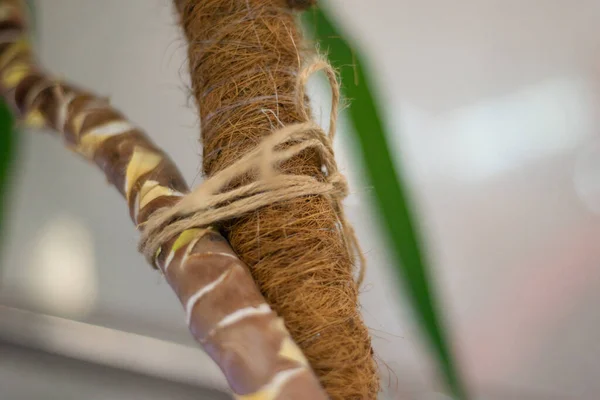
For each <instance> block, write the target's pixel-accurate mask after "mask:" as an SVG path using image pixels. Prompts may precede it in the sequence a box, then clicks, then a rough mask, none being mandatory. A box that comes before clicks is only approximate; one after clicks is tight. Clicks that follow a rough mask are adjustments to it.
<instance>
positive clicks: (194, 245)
mask: <svg viewBox="0 0 600 400" xmlns="http://www.w3.org/2000/svg"><path fill="white" fill-rule="evenodd" d="M26 34H27V32H26V24H25V19H24V9H23V4H22V2H21V1H19V0H0V40H1V42H0V92H1V94H2V96H3V98H4V99H5V100H6V101H7V103H8V104H9V105H10V106H11V107H12V109H13V111H14V113H15V115H16V116H17V117H18V118H21V119H23V120H24V122H25V123H26V124H27V125H29V126H34V127H38V128H50V129H53V130H54V131H56V132H57V133H59V134H60V136H62V138H63V140H64V142H65V145H66V146H68V147H69V148H71V149H72V150H74V151H75V152H76V153H78V154H80V155H82V156H83V157H85V158H86V159H88V160H90V161H93V162H95V163H96V165H97V166H98V167H99V168H100V169H101V170H102V171H103V172H104V174H105V175H106V177H107V179H108V181H109V182H110V183H112V184H113V185H114V186H115V187H116V188H117V190H119V192H120V193H121V194H122V195H123V196H124V197H125V199H126V201H127V205H128V207H129V213H130V216H131V218H132V220H133V222H134V223H135V224H136V226H137V227H138V228H143V224H144V222H145V221H146V220H147V219H148V218H149V217H150V216H151V215H152V214H153V213H154V212H155V211H157V210H159V209H161V208H163V207H169V206H171V205H173V204H175V203H176V202H178V201H179V200H180V199H181V197H182V196H183V195H184V194H185V193H187V192H188V187H187V185H186V183H185V181H184V180H183V178H182V176H181V174H180V173H179V171H178V170H177V168H176V166H175V165H174V164H173V162H172V161H171V160H170V159H169V158H168V156H167V155H166V154H165V153H164V152H163V151H162V150H160V149H159V148H158V147H157V146H156V145H155V144H154V143H152V142H151V141H150V139H149V138H148V137H147V136H146V135H145V133H144V132H143V131H142V130H140V129H139V128H137V127H136V126H134V125H133V124H132V123H130V122H129V121H128V120H127V119H126V118H125V117H124V116H123V115H122V114H121V113H119V112H118V111H117V110H115V109H114V108H112V107H111V106H110V105H109V103H108V101H107V100H104V99H100V98H98V97H97V96H95V95H93V94H91V93H89V92H86V91H84V90H81V89H79V88H76V87H75V86H73V85H70V84H68V83H65V82H62V81H60V80H58V79H57V78H55V77H52V76H50V75H48V74H46V73H45V72H43V71H42V70H41V69H40V68H39V67H38V66H37V64H36V62H35V60H34V58H33V55H32V52H31V51H30V48H29V42H28V40H27V37H26ZM155 267H157V268H159V269H160V270H161V271H162V273H163V274H164V276H165V278H166V279H167V281H168V282H169V284H170V286H171V287H172V288H173V290H174V291H175V293H176V294H177V296H178V298H179V300H180V301H181V304H182V305H183V306H184V307H185V309H186V312H187V318H188V324H189V328H190V331H191V332H192V334H193V335H194V337H195V338H196V339H197V340H198V342H199V343H200V344H202V346H203V347H204V349H205V350H206V351H207V353H208V354H209V355H210V356H211V357H212V358H213V360H215V362H216V363H217V364H218V365H219V367H220V368H221V369H222V371H223V373H224V374H225V376H226V378H227V380H228V382H229V384H230V386H231V388H232V389H233V391H234V392H235V394H237V395H238V396H239V398H241V399H248V400H250V399H252V400H262V399H290V400H291V399H325V398H327V396H326V395H325V393H324V392H323V390H322V388H321V387H320V385H319V382H318V381H317V379H316V378H315V376H314V374H313V373H312V371H311V370H310V368H309V366H308V363H307V361H306V359H305V358H304V356H303V354H302V353H301V351H300V350H299V348H298V347H297V346H296V344H295V343H294V342H293V340H292V339H291V337H290V335H289V333H288V332H287V330H286V329H285V326H284V323H283V321H282V320H281V319H280V318H278V317H277V315H276V313H275V312H273V311H272V310H271V308H270V307H269V305H268V304H267V303H266V302H265V299H264V298H263V296H262V295H261V293H260V292H259V291H258V289H257V287H256V285H255V283H254V282H253V279H252V277H251V275H250V273H249V271H248V268H247V267H246V265H245V264H244V263H243V262H242V261H240V259H239V258H238V257H237V256H236V255H235V253H234V252H233V250H232V249H231V247H230V246H229V244H228V243H227V241H226V240H225V239H224V238H223V237H222V236H221V235H220V233H218V232H217V231H215V230H214V229H211V228H206V229H200V228H199V229H189V230H186V231H184V232H183V233H182V234H180V235H178V236H177V237H174V238H173V239H171V240H170V241H168V242H167V243H165V244H164V245H163V246H162V247H161V248H160V251H159V252H158V254H157V255H156V258H155Z"/></svg>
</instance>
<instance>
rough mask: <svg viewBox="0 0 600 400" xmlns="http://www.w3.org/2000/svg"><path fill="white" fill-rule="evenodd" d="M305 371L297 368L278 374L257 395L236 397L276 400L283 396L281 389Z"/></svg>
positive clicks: (241, 398) (246, 399)
mask: <svg viewBox="0 0 600 400" xmlns="http://www.w3.org/2000/svg"><path fill="white" fill-rule="evenodd" d="M303 370H304V369H303V368H297V369H292V370H286V371H281V372H278V373H277V374H276V375H275V376H274V377H273V380H272V381H271V382H270V383H269V384H267V385H266V386H264V387H263V389H261V390H259V391H258V392H255V393H250V394H241V395H240V394H238V395H236V396H235V398H236V399H238V400H274V399H276V398H277V396H279V395H280V394H281V389H282V387H283V386H285V384H286V383H287V382H288V381H289V380H290V379H293V378H294V376H295V375H297V374H299V373H301V372H302V371H303Z"/></svg>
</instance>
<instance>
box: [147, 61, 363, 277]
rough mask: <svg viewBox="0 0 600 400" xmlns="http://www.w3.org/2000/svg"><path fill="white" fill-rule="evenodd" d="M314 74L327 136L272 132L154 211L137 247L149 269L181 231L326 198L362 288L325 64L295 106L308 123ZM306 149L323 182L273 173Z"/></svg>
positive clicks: (332, 78) (304, 130)
mask: <svg viewBox="0 0 600 400" xmlns="http://www.w3.org/2000/svg"><path fill="white" fill-rule="evenodd" d="M319 71H324V72H325V74H326V75H327V78H328V81H329V85H330V88H331V93H332V99H331V113H330V121H329V132H328V133H325V132H324V130H323V129H322V128H321V127H320V126H319V125H317V124H315V123H314V122H305V123H297V124H291V125H288V126H284V127H282V128H280V129H277V130H275V131H274V132H273V133H272V134H271V135H269V136H267V137H266V138H264V139H263V140H262V141H261V142H260V143H259V144H258V146H256V148H254V149H253V150H251V151H250V152H248V153H247V154H246V155H244V156H243V157H242V158H240V159H239V160H238V161H236V162H234V163H233V164H231V165H230V166H229V167H227V168H225V169H223V170H221V171H219V172H218V173H216V174H214V175H213V176H211V177H210V178H208V179H207V180H206V181H204V182H203V183H202V184H201V185H199V186H198V187H196V189H194V190H193V191H192V192H190V193H189V194H187V195H186V196H185V197H183V198H182V199H181V200H180V201H179V202H178V203H177V204H176V205H174V206H172V207H169V208H161V209H159V210H157V211H155V212H154V213H153V214H152V215H151V216H150V217H149V218H148V220H147V221H146V222H145V223H144V224H143V226H141V228H142V234H141V238H140V242H139V246H138V248H139V251H140V252H141V253H143V254H144V256H145V257H146V259H147V260H148V262H149V263H150V264H151V265H154V266H156V264H155V257H156V254H157V252H158V250H159V249H160V248H161V247H162V246H163V245H164V244H165V243H166V242H167V241H169V240H171V239H173V238H174V237H177V236H178V235H179V234H181V233H182V232H183V231H185V230H188V229H191V228H205V227H208V226H211V225H218V224H220V223H222V222H224V221H227V220H229V219H232V218H235V217H239V216H241V215H244V214H247V213H250V212H253V211H256V210H258V209H260V208H262V207H264V206H268V205H270V204H274V203H279V202H284V201H287V200H291V199H294V198H297V197H303V196H313V195H320V196H327V197H329V198H330V199H331V201H332V203H333V204H334V209H335V211H336V214H337V217H338V220H339V223H340V227H341V229H340V230H341V232H340V234H341V235H342V238H343V240H344V242H345V245H346V247H347V248H348V251H349V254H351V255H353V256H354V257H356V258H358V261H359V266H360V267H359V274H358V277H357V283H358V284H359V285H360V284H361V283H362V281H363V279H364V270H365V259H364V256H363V254H362V251H361V249H360V245H359V243H358V239H357V237H356V233H355V232H354V229H353V228H352V226H351V225H350V224H349V223H348V220H347V219H346V217H345V215H344V211H343V207H342V204H341V202H342V200H343V199H344V198H345V197H346V196H347V195H348V184H347V182H346V179H345V178H344V176H343V175H342V174H341V173H340V172H339V171H338V169H337V165H336V163H335V159H334V153H333V145H332V143H333V139H334V136H335V131H336V126H337V118H338V106H339V101H340V89H339V84H338V82H337V78H336V74H335V71H334V70H333V68H332V67H331V65H330V64H329V63H328V62H326V61H325V60H323V59H320V58H317V59H315V60H314V61H313V62H311V63H309V64H308V65H306V66H305V67H304V68H303V69H302V70H301V71H300V73H299V74H298V78H297V86H296V101H297V103H296V104H298V107H299V112H300V113H301V114H302V115H303V116H304V117H305V119H306V120H310V116H309V115H308V113H309V111H308V110H309V109H308V107H307V106H306V104H305V87H306V83H307V82H308V79H309V78H310V77H311V76H312V75H314V74H315V73H317V72H319ZM308 148H312V149H314V150H315V151H316V152H317V154H318V155H319V157H320V159H321V161H322V168H323V172H324V179H323V180H319V179H317V178H315V177H311V176H307V175H293V174H282V173H280V172H278V170H277V167H278V166H279V165H280V164H281V163H283V162H285V161H287V160H289V159H290V158H292V157H293V156H295V155H297V154H299V153H300V152H302V151H303V150H305V149H308ZM249 175H250V176H256V175H257V176H258V179H256V180H254V181H252V182H250V183H247V184H244V185H242V186H239V187H235V188H231V186H232V183H233V182H236V181H239V180H240V179H242V178H243V177H246V176H249Z"/></svg>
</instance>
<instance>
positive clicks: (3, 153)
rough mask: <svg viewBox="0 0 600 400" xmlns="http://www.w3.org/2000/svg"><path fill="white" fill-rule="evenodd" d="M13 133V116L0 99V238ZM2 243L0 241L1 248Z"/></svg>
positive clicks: (8, 181) (8, 187) (12, 150)
mask: <svg viewBox="0 0 600 400" xmlns="http://www.w3.org/2000/svg"><path fill="white" fill-rule="evenodd" d="M14 142H15V134H14V129H13V117H12V114H11V112H10V110H9V109H8V107H7V106H6V104H5V103H4V102H3V101H1V100H0V239H1V238H2V233H3V224H2V222H3V221H4V212H5V208H6V198H7V194H8V192H9V189H10V166H11V162H12V160H13V153H14ZM1 245H2V243H0V249H1Z"/></svg>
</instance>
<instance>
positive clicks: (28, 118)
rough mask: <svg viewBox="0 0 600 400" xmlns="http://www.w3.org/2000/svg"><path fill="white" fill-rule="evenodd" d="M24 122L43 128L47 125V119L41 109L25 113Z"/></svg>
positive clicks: (33, 126)
mask: <svg viewBox="0 0 600 400" xmlns="http://www.w3.org/2000/svg"><path fill="white" fill-rule="evenodd" d="M23 122H25V125H26V126H29V127H31V128H43V127H44V126H46V119H45V118H44V116H43V115H42V113H41V112H40V110H33V111H30V112H29V113H27V115H25V118H23Z"/></svg>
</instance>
